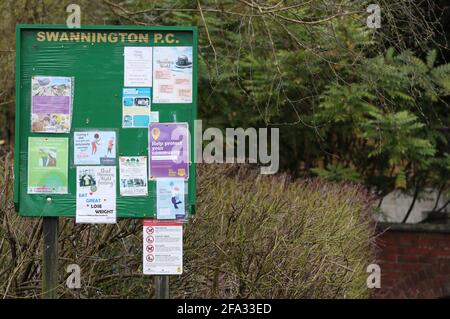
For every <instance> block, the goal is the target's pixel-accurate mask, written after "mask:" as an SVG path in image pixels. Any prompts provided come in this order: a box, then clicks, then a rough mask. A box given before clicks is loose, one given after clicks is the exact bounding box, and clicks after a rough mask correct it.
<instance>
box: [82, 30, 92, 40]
mask: <svg viewBox="0 0 450 319" xmlns="http://www.w3.org/2000/svg"><path fill="white" fill-rule="evenodd" d="M81 42H91V33H86V32H83V33H81Z"/></svg>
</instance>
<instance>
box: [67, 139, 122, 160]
mask: <svg viewBox="0 0 450 319" xmlns="http://www.w3.org/2000/svg"><path fill="white" fill-rule="evenodd" d="M73 143H74V145H73V150H74V155H73V161H74V164H75V165H116V146H117V141H116V132H114V131H79V132H74V133H73Z"/></svg>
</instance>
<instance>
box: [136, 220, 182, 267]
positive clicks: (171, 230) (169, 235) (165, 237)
mask: <svg viewBox="0 0 450 319" xmlns="http://www.w3.org/2000/svg"><path fill="white" fill-rule="evenodd" d="M143 226H144V227H143V228H144V229H143V232H142V233H143V238H142V240H143V250H142V251H143V267H142V268H143V272H144V275H181V274H182V273H183V224H182V223H180V222H176V221H164V222H160V221H156V220H150V219H147V220H144V225H143Z"/></svg>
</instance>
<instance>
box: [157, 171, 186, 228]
mask: <svg viewBox="0 0 450 319" xmlns="http://www.w3.org/2000/svg"><path fill="white" fill-rule="evenodd" d="M184 194H185V189H184V179H182V178H173V179H158V180H156V218H157V219H182V218H184V217H185V214H186V212H185V208H184V204H185V203H184Z"/></svg>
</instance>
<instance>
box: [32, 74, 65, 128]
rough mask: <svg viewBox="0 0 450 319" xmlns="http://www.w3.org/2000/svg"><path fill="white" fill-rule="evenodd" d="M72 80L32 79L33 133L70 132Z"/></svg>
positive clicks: (59, 77) (54, 77)
mask: <svg viewBox="0 0 450 319" xmlns="http://www.w3.org/2000/svg"><path fill="white" fill-rule="evenodd" d="M71 113H72V78H70V77H61V76H34V77H32V79H31V131H32V132H46V133H68V132H70V124H71V120H72V119H71Z"/></svg>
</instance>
